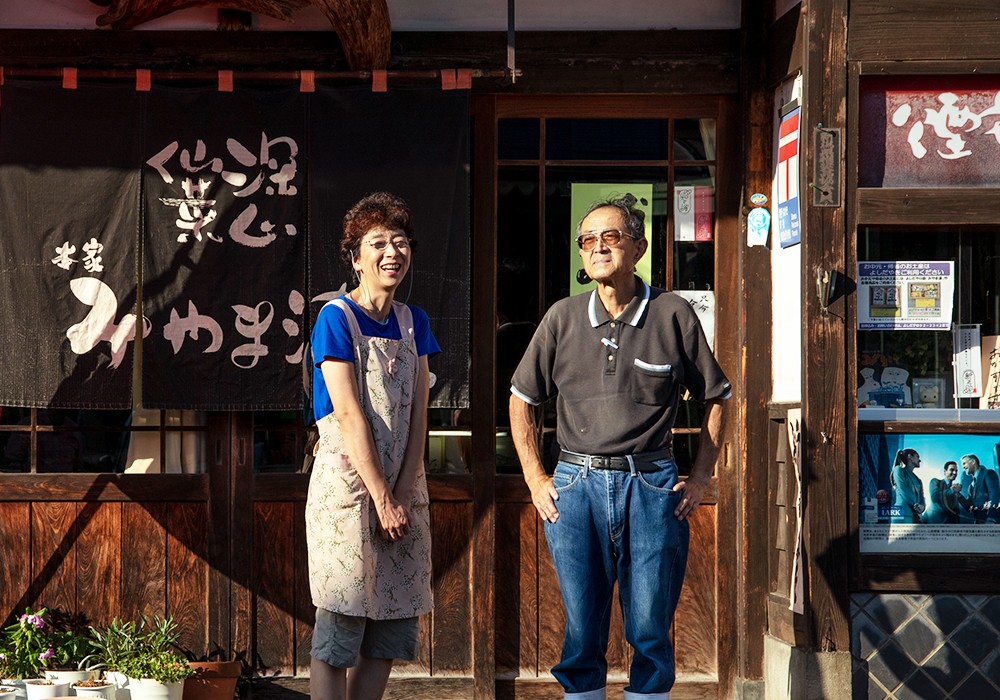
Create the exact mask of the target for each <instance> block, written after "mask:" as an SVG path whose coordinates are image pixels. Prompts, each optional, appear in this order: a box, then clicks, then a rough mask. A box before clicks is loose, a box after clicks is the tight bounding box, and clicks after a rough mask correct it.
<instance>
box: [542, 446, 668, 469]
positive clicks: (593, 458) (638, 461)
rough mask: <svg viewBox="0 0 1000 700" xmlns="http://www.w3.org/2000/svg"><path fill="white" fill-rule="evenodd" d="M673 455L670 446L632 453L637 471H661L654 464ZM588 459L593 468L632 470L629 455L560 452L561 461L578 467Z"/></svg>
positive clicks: (584, 464) (585, 463) (583, 464)
mask: <svg viewBox="0 0 1000 700" xmlns="http://www.w3.org/2000/svg"><path fill="white" fill-rule="evenodd" d="M673 456H674V451H673V449H672V448H670V447H668V448H666V449H663V450H656V451H655V452H637V453H636V454H634V455H632V463H633V464H635V470H636V471H637V472H655V471H659V470H660V467H658V466H657V465H656V464H654V462H658V461H660V460H661V459H670V458H672V457H673ZM587 460H590V468H591V469H609V470H611V471H615V472H628V471H632V468H631V467H630V466H629V463H628V457H626V456H624V455H582V454H578V453H576V452H566V451H565V450H563V451H561V452H560V453H559V461H560V462H566V463H567V464H575V465H576V466H578V467H583V466H586V465H587Z"/></svg>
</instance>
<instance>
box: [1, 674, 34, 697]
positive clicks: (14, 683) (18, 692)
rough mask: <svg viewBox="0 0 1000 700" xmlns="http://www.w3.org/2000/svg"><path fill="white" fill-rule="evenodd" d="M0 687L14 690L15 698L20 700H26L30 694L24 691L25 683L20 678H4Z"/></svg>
mask: <svg viewBox="0 0 1000 700" xmlns="http://www.w3.org/2000/svg"><path fill="white" fill-rule="evenodd" d="M0 685H2V686H4V687H6V688H13V689H14V696H13V697H15V698H17V699H18V700H24V698H26V697H28V694H27V693H26V692H25V690H24V681H23V680H22V679H20V678H4V679H3V680H2V681H0Z"/></svg>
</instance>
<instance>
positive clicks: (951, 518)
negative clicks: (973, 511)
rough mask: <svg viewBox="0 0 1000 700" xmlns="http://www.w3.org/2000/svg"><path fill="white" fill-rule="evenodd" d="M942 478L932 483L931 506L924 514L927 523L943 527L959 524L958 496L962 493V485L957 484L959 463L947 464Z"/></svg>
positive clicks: (924, 520)
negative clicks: (942, 525) (943, 525)
mask: <svg viewBox="0 0 1000 700" xmlns="http://www.w3.org/2000/svg"><path fill="white" fill-rule="evenodd" d="M942 476H944V478H943V479H931V481H930V500H931V505H930V507H929V508H928V509H927V512H926V513H924V519H923V522H925V523H934V524H937V525H941V524H946V523H948V524H955V523H957V522H958V494H959V493H961V491H962V485H961V484H956V483H955V479H956V478H957V477H958V462H945V463H944V469H943V470H942Z"/></svg>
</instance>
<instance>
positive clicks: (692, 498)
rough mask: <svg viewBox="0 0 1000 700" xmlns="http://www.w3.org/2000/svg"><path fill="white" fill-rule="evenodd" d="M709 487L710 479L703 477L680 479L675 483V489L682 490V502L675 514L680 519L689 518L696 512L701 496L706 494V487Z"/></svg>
mask: <svg viewBox="0 0 1000 700" xmlns="http://www.w3.org/2000/svg"><path fill="white" fill-rule="evenodd" d="M707 487H708V480H707V479H706V480H704V481H703V480H701V479H691V478H689V479H687V480H685V481H678V482H677V483H676V484H674V489H673V490H674V491H680V493H681V502H680V504H679V505H678V506H677V508H676V509H675V510H674V515H676V516H677V519H678V520H687V518H688V517H689V516H690V515H691V513H693V512H694V509H695V508H697V507H698V504H699V503H701V497H702V496H704V495H705V489H706V488H707Z"/></svg>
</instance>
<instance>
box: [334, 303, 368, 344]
mask: <svg viewBox="0 0 1000 700" xmlns="http://www.w3.org/2000/svg"><path fill="white" fill-rule="evenodd" d="M330 303H331V304H333V305H334V306H336V307H337V308H338V309H340V310H341V311H343V312H344V316H346V317H347V325H348V326H349V327H350V329H351V337H352V338H357V337H359V336H360V335H361V328H360V327H359V326H358V319H357V318H356V317H355V316H354V310H353V309H352V308H351V305H350V304H348V303H347V302H346V301H344V299H343V298H342V297H337V298H336V299H334V300H333V301H331V302H330Z"/></svg>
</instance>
